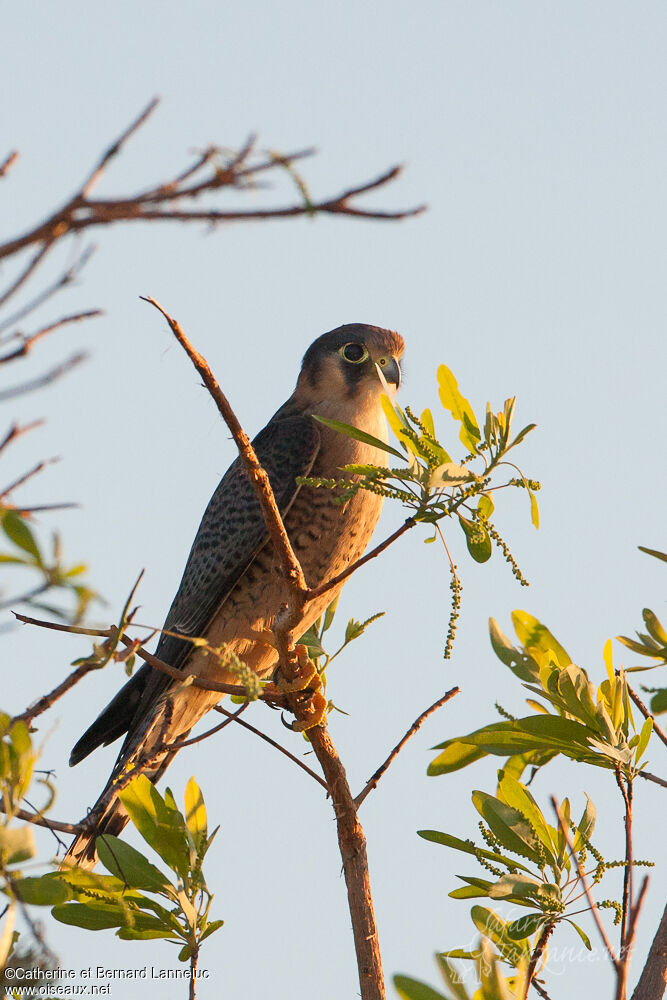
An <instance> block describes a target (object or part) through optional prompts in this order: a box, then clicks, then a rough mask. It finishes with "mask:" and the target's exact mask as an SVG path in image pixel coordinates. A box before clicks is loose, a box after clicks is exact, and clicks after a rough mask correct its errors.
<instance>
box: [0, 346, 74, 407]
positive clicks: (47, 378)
mask: <svg viewBox="0 0 667 1000" xmlns="http://www.w3.org/2000/svg"><path fill="white" fill-rule="evenodd" d="M87 357H88V355H87V354H85V353H84V352H82V351H80V352H79V353H78V354H73V355H72V357H70V358H67V359H66V360H65V361H62V362H61V363H60V364H59V365H56V366H55V367H54V368H51V369H50V370H49V371H48V372H46V373H45V374H44V375H40V376H39V378H36V379H33V380H32V382H24V383H23V384H22V385H14V386H12V387H11V388H10V389H5V390H3V391H2V392H0V403H4V402H5V401H6V400H8V399H14V398H15V397H16V396H23V395H25V393H27V392H34V390H35V389H43V388H44V386H46V385H50V383H51V382H55V381H56V379H59V378H61V377H62V376H63V375H66V374H67V372H69V371H71V370H72V368H76V366H77V365H80V364H81V362H82V361H85V360H86V359H87Z"/></svg>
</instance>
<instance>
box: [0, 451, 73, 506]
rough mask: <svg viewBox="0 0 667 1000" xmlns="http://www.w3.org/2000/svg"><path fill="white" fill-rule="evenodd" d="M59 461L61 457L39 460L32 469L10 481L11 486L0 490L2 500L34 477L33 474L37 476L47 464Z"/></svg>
mask: <svg viewBox="0 0 667 1000" xmlns="http://www.w3.org/2000/svg"><path fill="white" fill-rule="evenodd" d="M59 461H60V459H59V458H45V459H44V460H43V461H42V462H38V463H37V465H35V466H34V467H33V468H32V469H29V470H28V472H24V473H23V475H22V476H19V478H18V479H15V480H14V482H13V483H10V485H9V486H6V487H5V489H4V490H2V491H1V492H0V500H4V498H5V497H6V496H9V494H10V493H12V492H13V491H14V490H16V489H18V488H19V486H23V484H24V483H27V481H28V480H29V479H32V478H33V476H36V475H37V474H38V473H40V472H42V470H43V469H45V468H46V467H47V465H53V464H54V463H55V462H59Z"/></svg>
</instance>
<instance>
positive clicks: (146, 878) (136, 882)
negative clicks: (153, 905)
mask: <svg viewBox="0 0 667 1000" xmlns="http://www.w3.org/2000/svg"><path fill="white" fill-rule="evenodd" d="M95 846H96V848H97V853H98V854H99V856H100V861H101V862H102V864H103V865H104V867H105V868H106V869H107V871H109V872H111V874H112V875H115V876H116V878H118V879H120V880H121V881H122V882H123V883H124V884H125V885H127V886H128V887H129V888H131V889H145V890H147V891H148V892H160V893H164V892H166V891H168V890H169V889H173V886H172V885H171V882H170V881H169V879H168V878H167V876H166V875H164V874H163V873H162V872H161V871H160V869H159V868H156V867H155V865H153V864H151V862H150V861H149V860H148V858H145V857H144V855H143V854H142V853H141V852H140V851H137V850H136V849H135V848H134V847H132V846H131V845H130V844H126V843H125V841H123V840H120V839H119V838H118V837H113V836H111V835H110V834H102V835H101V836H99V837H98V838H97V841H96V843H95ZM174 891H175V890H174Z"/></svg>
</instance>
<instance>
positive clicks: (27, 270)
mask: <svg viewBox="0 0 667 1000" xmlns="http://www.w3.org/2000/svg"><path fill="white" fill-rule="evenodd" d="M56 238H57V237H56V236H55V235H51V236H45V237H42V238H41V239H37V240H30V241H29V243H27V244H25V245H26V246H31V245H33V244H35V243H41V246H40V247H39V249H38V250H37V252H36V253H35V254H34V255H33V256H32V257H31V258H30V260H29V261H28V263H27V264H26V266H25V267H24V269H23V270H22V271H21V272H20V273H19V275H18V277H16V278H15V279H14V281H13V282H12V284H11V285H10V286H9V287H8V288H6V289H5V291H4V292H3V293H2V295H0V306H4V304H5V302H7V301H8V300H9V299H10V298H11V297H12V295H15V294H16V292H18V290H19V288H21V287H22V286H23V285H24V284H25V282H26V281H27V280H28V278H29V277H30V276H31V275H32V274H33V273H34V271H35V270H36V269H37V268H38V267H39V265H40V264H41V263H42V261H43V260H44V258H45V257H46V255H47V253H48V252H49V251H50V250H51V249H52V248H53V245H54V243H55V241H56ZM1 251H2V248H1V247H0V254H1ZM8 256H9V255H8Z"/></svg>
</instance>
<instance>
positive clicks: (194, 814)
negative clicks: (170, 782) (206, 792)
mask: <svg viewBox="0 0 667 1000" xmlns="http://www.w3.org/2000/svg"><path fill="white" fill-rule="evenodd" d="M185 822H186V824H187V827H188V830H189V831H190V833H191V834H192V839H193V840H194V842H195V844H197V845H199V843H200V842H201V841H202V840H206V837H207V836H208V826H207V820H206V806H205V805H204V796H203V795H202V793H201V789H200V787H199V785H198V784H197V782H196V781H195V779H194V778H190V780H189V781H188V783H187V785H186V786H185Z"/></svg>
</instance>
